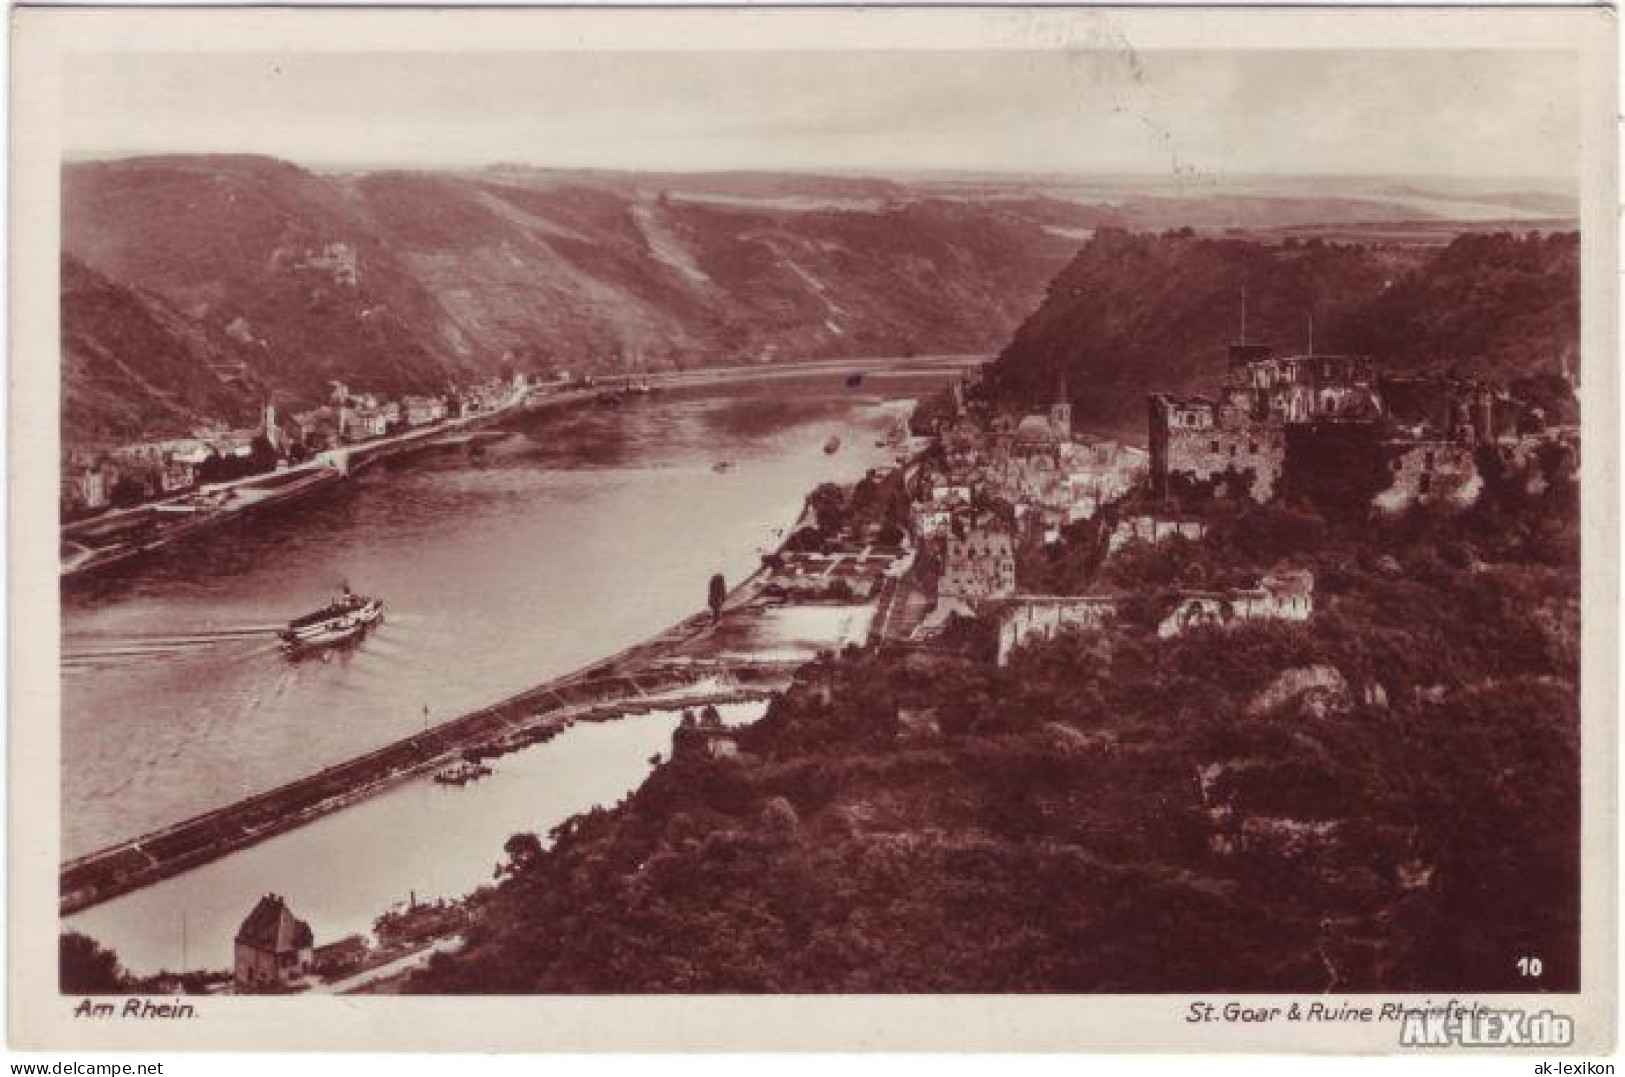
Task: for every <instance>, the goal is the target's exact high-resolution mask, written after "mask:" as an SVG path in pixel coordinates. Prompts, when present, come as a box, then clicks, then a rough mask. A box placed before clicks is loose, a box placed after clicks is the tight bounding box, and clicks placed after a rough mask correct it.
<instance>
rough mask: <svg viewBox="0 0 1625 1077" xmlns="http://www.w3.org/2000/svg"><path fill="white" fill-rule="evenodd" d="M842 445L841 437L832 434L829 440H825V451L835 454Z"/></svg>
mask: <svg viewBox="0 0 1625 1077" xmlns="http://www.w3.org/2000/svg"><path fill="white" fill-rule="evenodd" d="M840 447H841V439H840V438H839V437H837V436H835V435H833V434H832V435H830V439H829V440H828V441H826V442H824V452H825V453H828V454H831V455H833V454H834V453H835V451H836V450H838V449H839V448H840Z"/></svg>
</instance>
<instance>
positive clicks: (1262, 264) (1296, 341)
mask: <svg viewBox="0 0 1625 1077" xmlns="http://www.w3.org/2000/svg"><path fill="white" fill-rule="evenodd" d="M1244 291H1245V293H1246V296H1247V299H1246V333H1247V338H1248V339H1249V340H1251V341H1254V342H1269V343H1272V344H1274V345H1275V346H1276V348H1277V350H1278V351H1281V352H1286V353H1294V352H1296V353H1301V352H1303V351H1305V350H1307V349H1308V348H1309V346H1310V334H1311V332H1312V333H1313V344H1314V348H1315V350H1316V351H1322V352H1347V353H1355V354H1369V355H1374V356H1377V357H1379V358H1380V359H1382V360H1383V365H1384V367H1385V368H1386V369H1388V370H1393V371H1422V370H1437V371H1455V372H1459V373H1463V374H1476V375H1481V376H1488V377H1492V378H1495V379H1497V380H1500V381H1503V382H1509V381H1513V380H1516V379H1520V378H1531V377H1539V376H1545V375H1552V376H1556V375H1559V374H1560V372H1561V370H1562V369H1563V366H1564V364H1565V363H1566V364H1567V366H1568V368H1569V369H1570V370H1571V371H1578V369H1579V363H1578V358H1577V357H1578V346H1579V330H1580V320H1579V239H1578V236H1577V235H1576V234H1575V233H1572V232H1560V233H1550V234H1541V233H1530V234H1527V235H1523V236H1514V235H1511V234H1506V233H1493V234H1482V233H1467V234H1462V235H1459V236H1457V237H1456V238H1455V239H1453V240H1452V241H1450V242H1449V243H1448V244H1446V245H1444V246H1442V247H1441V246H1423V245H1404V244H1394V243H1384V244H1371V245H1365V244H1351V243H1328V242H1323V241H1320V240H1318V239H1310V240H1308V241H1301V240H1299V239H1297V238H1294V237H1287V238H1286V239H1285V240H1284V241H1282V242H1271V243H1264V242H1258V241H1256V240H1247V239H1234V238H1225V237H1214V236H1210V235H1199V234H1195V233H1193V232H1190V231H1188V230H1184V231H1180V232H1175V233H1161V234H1148V233H1129V232H1124V231H1121V230H1116V229H1102V230H1100V231H1097V232H1096V233H1095V234H1094V236H1093V238H1092V239H1091V240H1090V241H1089V242H1088V243H1087V244H1085V245H1084V246H1083V248H1082V250H1080V251H1079V252H1078V254H1077V256H1076V257H1075V258H1074V259H1073V260H1072V262H1071V263H1070V264H1069V265H1068V266H1067V267H1066V268H1065V269H1064V270H1062V271H1061V273H1060V274H1059V275H1057V276H1056V278H1055V280H1054V281H1053V282H1051V284H1050V287H1049V289H1048V292H1047V294H1046V295H1045V298H1044V301H1043V302H1042V303H1041V304H1040V305H1039V307H1038V309H1037V310H1036V311H1035V312H1034V313H1033V315H1032V316H1031V317H1030V318H1028V319H1027V320H1026V321H1025V322H1024V323H1022V325H1021V326H1020V328H1018V329H1017V330H1016V333H1015V335H1014V337H1013V339H1012V340H1011V342H1010V344H1009V346H1008V347H1007V348H1005V350H1004V351H1003V353H1002V354H1001V355H1000V357H999V359H998V361H997V363H996V364H995V367H994V375H993V377H994V381H995V383H996V384H997V385H998V386H999V387H1000V388H1001V390H1002V391H1003V392H1005V393H1006V394H1008V395H1009V396H1010V397H1011V398H1012V399H1015V400H1019V401H1024V402H1028V403H1038V402H1042V401H1046V400H1048V399H1050V397H1051V396H1053V394H1054V392H1055V387H1056V386H1057V385H1058V384H1059V383H1060V380H1061V379H1062V378H1063V377H1064V378H1065V379H1066V381H1067V384H1068V386H1069V391H1070V392H1071V393H1072V395H1073V396H1074V398H1075V414H1077V415H1078V417H1079V418H1080V419H1081V420H1085V421H1091V422H1095V423H1098V424H1102V425H1106V426H1110V427H1121V426H1122V425H1123V424H1125V423H1132V422H1137V421H1138V420H1139V418H1140V417H1141V416H1143V415H1144V408H1145V403H1144V402H1145V396H1146V394H1147V393H1148V392H1152V391H1158V390H1165V391H1170V392H1187V391H1201V390H1211V389H1212V388H1213V387H1214V386H1215V385H1217V384H1218V381H1219V379H1220V377H1221V376H1222V375H1223V373H1224V369H1225V347H1226V345H1227V344H1228V343H1229V342H1230V341H1232V340H1235V339H1236V338H1237V337H1239V336H1240V335H1241V332H1242V324H1241V319H1242V294H1243V292H1244ZM1311 320H1312V325H1311Z"/></svg>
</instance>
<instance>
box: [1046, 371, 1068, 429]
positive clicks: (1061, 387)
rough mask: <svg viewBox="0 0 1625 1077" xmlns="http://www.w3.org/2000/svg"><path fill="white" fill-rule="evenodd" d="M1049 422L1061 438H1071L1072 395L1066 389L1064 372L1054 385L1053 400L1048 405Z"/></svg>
mask: <svg viewBox="0 0 1625 1077" xmlns="http://www.w3.org/2000/svg"><path fill="white" fill-rule="evenodd" d="M1049 423H1050V428H1051V429H1052V430H1054V431H1055V433H1056V435H1057V436H1058V437H1060V438H1061V440H1063V441H1070V440H1071V439H1072V397H1071V395H1070V394H1068V392H1067V391H1066V375H1065V374H1064V373H1063V374H1062V375H1061V377H1060V379H1059V380H1058V381H1057V382H1056V385H1055V402H1054V403H1053V404H1051V405H1050V406H1049Z"/></svg>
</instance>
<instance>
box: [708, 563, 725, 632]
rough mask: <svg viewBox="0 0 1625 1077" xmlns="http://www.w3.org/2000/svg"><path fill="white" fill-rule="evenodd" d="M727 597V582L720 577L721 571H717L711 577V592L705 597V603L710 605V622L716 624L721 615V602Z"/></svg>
mask: <svg viewBox="0 0 1625 1077" xmlns="http://www.w3.org/2000/svg"><path fill="white" fill-rule="evenodd" d="M727 597H728V583H727V581H726V580H724V579H723V578H722V573H720V572H718V573H717V574H716V575H714V576H712V577H711V592H710V595H709V596H708V597H707V599H706V602H707V604H708V605H709V606H710V607H711V623H712V624H716V622H717V621H718V620H719V619H720V618H721V617H722V603H723V602H724V601H725V600H726V599H727Z"/></svg>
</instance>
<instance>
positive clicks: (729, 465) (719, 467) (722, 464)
mask: <svg viewBox="0 0 1625 1077" xmlns="http://www.w3.org/2000/svg"><path fill="white" fill-rule="evenodd" d="M733 466H734V462H733V461H732V460H718V461H717V462H716V463H714V464H712V465H711V470H712V471H715V472H716V473H717V474H718V475H721V474H724V473H726V472H729V471H732V470H733Z"/></svg>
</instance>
